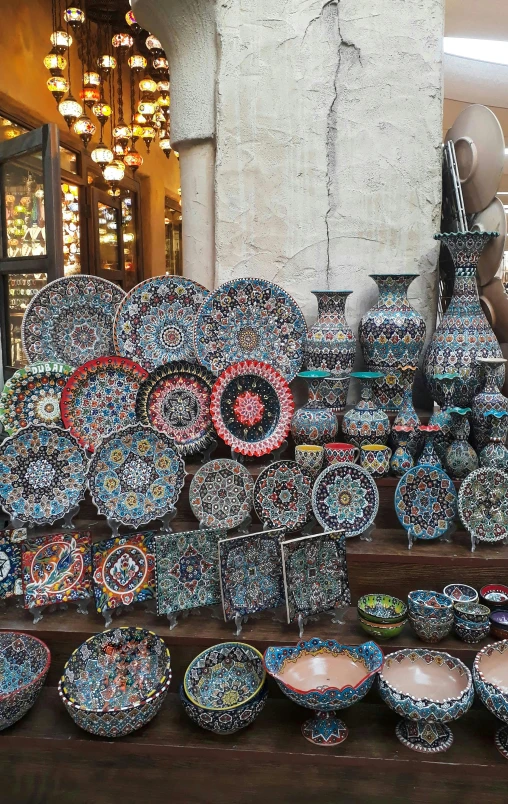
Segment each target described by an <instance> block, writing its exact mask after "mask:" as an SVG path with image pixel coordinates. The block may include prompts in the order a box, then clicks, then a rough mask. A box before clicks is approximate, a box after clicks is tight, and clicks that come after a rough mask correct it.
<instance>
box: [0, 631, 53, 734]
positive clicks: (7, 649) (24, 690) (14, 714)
mask: <svg viewBox="0 0 508 804" xmlns="http://www.w3.org/2000/svg"><path fill="white" fill-rule="evenodd" d="M50 664H51V654H50V652H49V649H48V647H47V645H45V644H44V642H41V640H40V639H37V638H36V637H34V636H31V635H30V634H20V633H17V632H15V631H5V632H4V633H1V634H0V697H1V701H2V706H1V707H0V731H1V730H2V729H6V728H8V727H9V726H12V724H13V723H16V721H17V720H19V719H20V718H22V717H23V716H24V715H26V713H27V712H28V710H29V709H31V707H32V706H33V705H34V703H35V701H36V700H37V698H38V695H39V693H40V691H41V689H42V687H43V685H44V681H45V680H46V676H47V674H48V670H49V666H50Z"/></svg>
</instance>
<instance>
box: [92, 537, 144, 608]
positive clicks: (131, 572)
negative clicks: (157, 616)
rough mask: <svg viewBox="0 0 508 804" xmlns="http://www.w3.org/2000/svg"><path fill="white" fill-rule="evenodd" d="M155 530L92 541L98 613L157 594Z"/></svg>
mask: <svg viewBox="0 0 508 804" xmlns="http://www.w3.org/2000/svg"><path fill="white" fill-rule="evenodd" d="M153 536H154V533H153V531H147V532H145V533H135V534H131V535H128V536H117V537H116V538H113V539H106V541H103V542H97V544H94V545H93V548H92V554H93V591H94V595H95V605H96V608H97V611H98V612H99V613H104V612H105V611H107V610H108V609H110V610H111V609H116V608H117V607H118V606H122V605H123V606H128V605H129V604H130V603H136V602H140V601H142V600H150V599H151V598H154V597H155V556H154V544H153Z"/></svg>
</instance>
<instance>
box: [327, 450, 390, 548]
mask: <svg viewBox="0 0 508 804" xmlns="http://www.w3.org/2000/svg"><path fill="white" fill-rule="evenodd" d="M378 508H379V494H378V490H377V486H376V484H375V482H374V480H373V479H372V478H371V476H370V475H369V473H368V472H366V471H365V469H362V468H361V467H360V466H356V465H355V464H353V463H339V464H335V465H334V466H329V467H328V468H327V469H325V470H324V472H321V474H320V475H319V477H318V479H317V480H316V482H315V484H314V488H313V491H312V509H313V511H314V516H315V517H316V519H317V521H318V522H319V524H320V525H321V526H322V527H323V528H324V529H325V530H327V531H334V530H339V531H342V532H343V533H344V535H345V536H346V537H349V536H357V535H358V534H359V533H363V532H364V531H365V530H367V528H368V527H370V525H372V523H373V522H374V519H375V516H376V514H377V511H378Z"/></svg>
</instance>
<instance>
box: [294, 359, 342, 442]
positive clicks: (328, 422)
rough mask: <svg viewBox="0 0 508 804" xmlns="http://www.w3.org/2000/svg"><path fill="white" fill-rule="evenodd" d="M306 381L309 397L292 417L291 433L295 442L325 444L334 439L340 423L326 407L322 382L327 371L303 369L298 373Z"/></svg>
mask: <svg viewBox="0 0 508 804" xmlns="http://www.w3.org/2000/svg"><path fill="white" fill-rule="evenodd" d="M298 376H299V377H301V378H302V379H303V380H305V381H306V383H307V386H308V389H309V398H308V401H307V404H306V405H304V406H303V408H298V410H296V411H295V412H294V414H293V418H292V419H291V435H292V436H293V441H294V442H295V444H318V445H321V446H322V445H323V444H326V443H327V442H329V441H333V439H334V438H335V436H336V435H337V430H338V429H339V425H338V422H337V416H336V415H335V413H334V412H333V410H331V409H330V408H327V407H325V405H324V404H323V400H322V398H321V393H320V384H321V382H322V381H323V379H324V378H325V377H327V376H328V372H327V371H301V372H300V373H299V374H298Z"/></svg>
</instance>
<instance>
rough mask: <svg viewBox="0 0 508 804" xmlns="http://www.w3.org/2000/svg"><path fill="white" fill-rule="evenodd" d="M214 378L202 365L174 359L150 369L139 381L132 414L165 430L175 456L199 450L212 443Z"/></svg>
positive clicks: (201, 450)
mask: <svg viewBox="0 0 508 804" xmlns="http://www.w3.org/2000/svg"><path fill="white" fill-rule="evenodd" d="M214 382H215V377H214V376H213V374H210V372H209V371H207V369H205V368H203V366H198V365H196V364H195V363H189V362H188V361H184V360H177V361H175V362H173V363H169V364H168V365H167V366H162V367H161V368H158V369H156V370H155V371H153V372H152V373H151V374H150V375H149V376H148V378H147V379H146V380H145V381H144V382H143V383H142V384H141V387H140V389H139V392H138V396H137V399H136V414H137V416H138V419H139V420H140V421H141V422H142V423H143V424H149V425H151V426H152V427H155V429H156V430H159V431H160V432H161V433H166V435H168V436H169V437H170V438H172V439H173V441H174V442H175V449H176V451H177V452H178V454H179V455H183V456H185V455H193V454H194V453H196V452H203V451H204V450H206V449H207V448H208V447H209V446H210V444H212V443H213V440H214V437H215V430H214V427H213V423H212V417H211V416H210V395H211V392H212V388H213V384H214Z"/></svg>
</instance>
